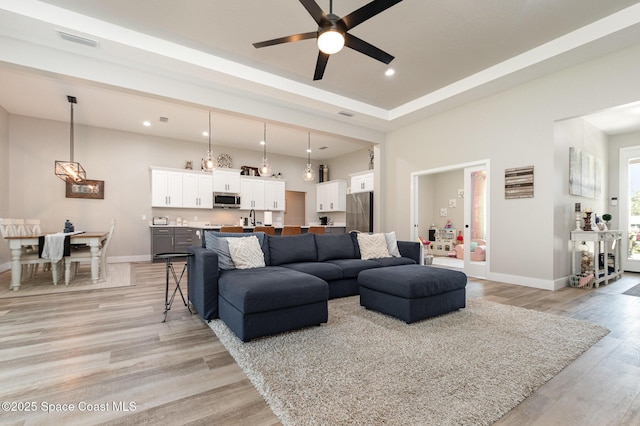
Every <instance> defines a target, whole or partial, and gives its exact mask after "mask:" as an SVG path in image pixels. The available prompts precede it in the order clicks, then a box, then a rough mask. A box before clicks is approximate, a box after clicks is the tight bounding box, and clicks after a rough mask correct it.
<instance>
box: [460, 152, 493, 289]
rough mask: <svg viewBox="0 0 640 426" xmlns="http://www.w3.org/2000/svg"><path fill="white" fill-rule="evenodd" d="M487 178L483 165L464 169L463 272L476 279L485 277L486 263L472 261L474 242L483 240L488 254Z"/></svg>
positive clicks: (484, 261)
mask: <svg viewBox="0 0 640 426" xmlns="http://www.w3.org/2000/svg"><path fill="white" fill-rule="evenodd" d="M488 178H489V177H488V173H487V168H486V165H484V164H482V165H476V166H470V167H465V169H464V233H463V238H464V272H465V273H466V274H467V275H469V276H472V277H478V278H485V277H486V265H487V261H486V260H478V259H472V253H471V252H472V250H471V249H472V248H475V247H476V244H472V242H474V240H484V241H486V245H485V247H486V251H485V256H487V255H488V252H489V229H488V223H489V221H488V217H487V216H488V205H489V202H488V194H489V192H488V188H489V186H488ZM475 243H477V242H475ZM478 245H482V244H478Z"/></svg>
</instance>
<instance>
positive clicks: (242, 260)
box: [227, 235, 265, 269]
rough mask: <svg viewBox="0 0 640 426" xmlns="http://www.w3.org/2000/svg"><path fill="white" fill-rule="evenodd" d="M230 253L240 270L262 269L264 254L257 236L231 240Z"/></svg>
mask: <svg viewBox="0 0 640 426" xmlns="http://www.w3.org/2000/svg"><path fill="white" fill-rule="evenodd" d="M227 242H228V244H229V252H230V253H231V259H233V263H234V264H235V265H236V268H238V269H251V268H262V267H264V266H265V264H264V253H262V250H261V249H260V243H259V242H258V238H257V237H256V236H255V235H252V236H250V237H242V238H229V239H227Z"/></svg>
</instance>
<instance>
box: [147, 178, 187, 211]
mask: <svg viewBox="0 0 640 426" xmlns="http://www.w3.org/2000/svg"><path fill="white" fill-rule="evenodd" d="M151 207H182V172H179V171H172V170H163V169H151Z"/></svg>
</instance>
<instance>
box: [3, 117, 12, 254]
mask: <svg viewBox="0 0 640 426" xmlns="http://www.w3.org/2000/svg"><path fill="white" fill-rule="evenodd" d="M10 211H11V210H10V205H9V113H8V112H7V111H6V110H5V109H4V108H2V107H0V217H2V218H6V217H9V216H10V214H9V213H10ZM9 259H10V257H9V249H8V247H7V244H5V243H4V241H3V242H2V244H0V265H3V264H5V263H7V262H9Z"/></svg>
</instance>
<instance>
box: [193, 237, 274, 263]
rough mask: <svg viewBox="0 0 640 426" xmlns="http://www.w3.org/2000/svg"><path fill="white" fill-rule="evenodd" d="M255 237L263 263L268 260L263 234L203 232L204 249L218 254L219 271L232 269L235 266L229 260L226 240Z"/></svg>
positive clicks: (267, 248) (267, 249) (265, 239)
mask: <svg viewBox="0 0 640 426" xmlns="http://www.w3.org/2000/svg"><path fill="white" fill-rule="evenodd" d="M251 235H255V236H256V237H257V238H258V242H259V243H260V248H261V249H262V252H263V253H264V259H265V262H268V261H269V260H268V259H269V247H268V246H267V238H266V234H265V233H264V232H217V231H205V232H204V248H206V249H207V250H213V251H215V252H216V253H218V267H219V268H220V269H221V270H227V269H234V268H235V264H234V263H233V259H232V258H231V253H230V251H229V244H228V242H227V240H226V238H244V237H249V236H251Z"/></svg>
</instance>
